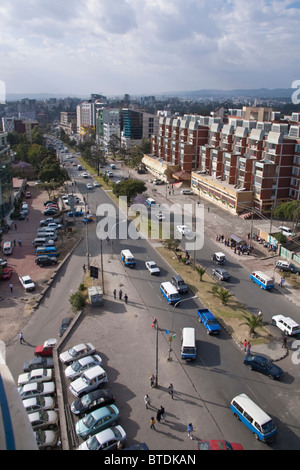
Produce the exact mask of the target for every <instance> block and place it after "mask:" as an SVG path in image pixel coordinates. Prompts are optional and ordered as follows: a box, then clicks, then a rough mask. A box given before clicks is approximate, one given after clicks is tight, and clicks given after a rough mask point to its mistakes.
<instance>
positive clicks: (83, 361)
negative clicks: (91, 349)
mask: <svg viewBox="0 0 300 470" xmlns="http://www.w3.org/2000/svg"><path fill="white" fill-rule="evenodd" d="M76 362H79V363H80V364H81V365H82V366H83V365H86V364H89V363H90V362H94V358H93V356H86V357H82V358H81V359H78V361H76Z"/></svg>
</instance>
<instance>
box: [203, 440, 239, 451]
mask: <svg viewBox="0 0 300 470" xmlns="http://www.w3.org/2000/svg"><path fill="white" fill-rule="evenodd" d="M197 450H244V448H243V446H242V445H241V444H236V443H232V442H228V441H222V440H216V441H198V444H197Z"/></svg>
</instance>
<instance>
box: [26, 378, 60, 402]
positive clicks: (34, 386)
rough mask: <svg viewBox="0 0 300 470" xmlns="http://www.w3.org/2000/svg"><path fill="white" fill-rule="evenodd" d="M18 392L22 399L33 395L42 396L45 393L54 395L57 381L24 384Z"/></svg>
mask: <svg viewBox="0 0 300 470" xmlns="http://www.w3.org/2000/svg"><path fill="white" fill-rule="evenodd" d="M18 392H19V394H20V397H21V399H22V400H26V398H32V397H40V396H45V395H47V396H48V395H53V394H54V393H55V383H54V382H41V383H36V382H34V383H31V384H26V385H23V387H19V388H18Z"/></svg>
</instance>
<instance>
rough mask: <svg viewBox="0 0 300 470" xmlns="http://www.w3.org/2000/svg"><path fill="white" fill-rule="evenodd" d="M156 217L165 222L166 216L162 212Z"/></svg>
mask: <svg viewBox="0 0 300 470" xmlns="http://www.w3.org/2000/svg"><path fill="white" fill-rule="evenodd" d="M156 217H157V218H158V220H165V218H166V217H165V216H164V214H163V213H162V212H159V213H158V214H156Z"/></svg>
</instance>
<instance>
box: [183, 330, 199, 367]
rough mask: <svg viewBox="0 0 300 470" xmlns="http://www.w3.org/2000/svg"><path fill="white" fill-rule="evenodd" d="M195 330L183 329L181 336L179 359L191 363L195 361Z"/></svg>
mask: <svg viewBox="0 0 300 470" xmlns="http://www.w3.org/2000/svg"><path fill="white" fill-rule="evenodd" d="M196 354H197V350H196V330H195V328H183V330H182V335H181V359H185V360H186V361H192V360H193V359H196Z"/></svg>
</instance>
